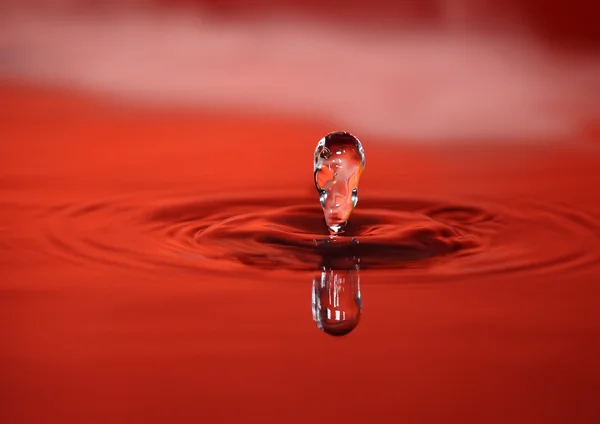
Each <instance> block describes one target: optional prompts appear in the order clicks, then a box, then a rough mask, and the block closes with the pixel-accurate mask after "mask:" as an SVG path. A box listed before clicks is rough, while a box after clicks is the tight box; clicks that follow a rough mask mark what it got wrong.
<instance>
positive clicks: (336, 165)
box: [314, 132, 365, 234]
mask: <svg viewBox="0 0 600 424" xmlns="http://www.w3.org/2000/svg"><path fill="white" fill-rule="evenodd" d="M364 169H365V153H364V150H363V147H362V144H361V143H360V141H359V140H358V139H357V138H356V137H354V136H353V135H352V134H349V133H347V132H332V133H330V134H328V135H326V136H325V137H323V138H322V139H321V140H320V141H319V143H318V144H317V148H316V149H315V166H314V179H315V186H316V187H317V192H318V193H319V200H320V202H321V207H322V208H323V213H324V215H325V223H326V224H327V228H328V229H329V232H330V233H331V234H342V233H344V231H345V229H346V224H347V223H348V219H349V218H350V214H351V213H352V211H353V210H354V208H355V207H356V204H357V202H358V182H359V180H360V176H361V174H362V172H363V171H364Z"/></svg>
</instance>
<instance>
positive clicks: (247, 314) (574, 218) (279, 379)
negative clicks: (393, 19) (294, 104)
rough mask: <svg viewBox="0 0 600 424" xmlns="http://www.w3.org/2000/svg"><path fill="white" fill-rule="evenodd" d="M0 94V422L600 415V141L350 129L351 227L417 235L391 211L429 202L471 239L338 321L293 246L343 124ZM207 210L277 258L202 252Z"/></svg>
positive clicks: (388, 272) (221, 232)
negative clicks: (355, 155) (355, 161)
mask: <svg viewBox="0 0 600 424" xmlns="http://www.w3.org/2000/svg"><path fill="white" fill-rule="evenodd" d="M0 111H1V112H0V140H1V142H0V192H1V199H0V202H1V208H0V253H1V254H0V302H1V305H0V331H1V337H2V343H1V344H0V366H1V375H2V377H1V378H0V390H1V395H0V418H1V422H3V423H34V422H40V423H67V422H68V423H80V422H85V423H108V422H111V423H138V422H139V423H165V422H174V423H183V422H207V423H213V422H214V423H216V422H242V421H243V422H290V423H295V422H297V423H306V422H313V423H320V422H346V423H354V422H356V423H359V422H366V423H384V422H390V423H398V422H404V423H440V422H457V423H465V422H473V423H482V422H486V423H492V422H497V423H506V422H519V423H534V422H539V423H575V422H576V423H595V422H598V421H599V420H600V406H599V404H598V393H599V392H600V366H599V363H598V357H599V354H600V313H599V310H600V285H599V284H600V263H599V262H598V261H597V255H598V254H599V252H600V248H599V246H600V241H599V235H600V231H598V226H597V221H598V219H599V218H600V196H598V187H600V154H599V151H598V147H597V146H598V145H597V143H590V142H589V140H587V141H586V142H581V143H580V142H579V140H565V143H564V144H561V145H553V146H544V145H543V144H542V143H540V144H539V145H534V144H527V145H520V146H518V145H517V144H511V145H510V146H511V147H507V146H506V145H503V144H501V143H497V144H496V143H494V144H483V143H482V144H480V145H464V146H457V145H453V146H446V147H443V145H437V146H435V147H434V146H430V147H414V145H411V146H413V147H402V146H408V145H402V144H397V143H396V144H394V143H393V140H376V139H371V138H369V135H368V134H357V135H358V136H359V137H360V138H361V141H362V142H363V145H364V147H365V152H366V155H367V157H368V166H367V168H366V170H365V173H364V175H363V177H362V180H361V189H360V192H361V198H360V201H359V204H358V206H357V209H356V211H355V214H356V217H357V218H356V219H357V223H356V228H355V231H356V232H357V236H358V237H359V239H360V237H363V238H364V240H365V242H366V243H367V244H368V243H369V240H373V239H372V238H369V237H371V236H372V233H370V232H369V231H375V230H377V229H378V228H379V230H381V228H382V227H381V225H383V226H385V225H389V226H390V229H391V230H393V229H394V228H395V229H396V230H397V231H396V232H395V233H394V234H395V236H397V237H398V238H400V239H402V240H405V241H406V240H408V241H409V242H410V241H411V240H413V241H414V240H422V238H420V237H422V236H423V234H425V233H420V232H419V231H412V232H410V231H408V232H407V231H400V230H399V229H398V228H399V227H398V225H404V226H405V227H402V228H414V226H413V227H410V225H412V224H410V223H413V222H417V221H418V225H420V226H421V227H424V228H426V229H427V231H428V232H427V233H426V234H428V235H429V236H431V237H433V238H435V240H438V241H440V240H441V242H440V243H442V245H443V246H447V245H449V244H448V243H449V242H448V243H445V242H444V240H446V241H447V240H450V241H452V235H451V234H450V233H447V230H445V229H444V228H445V227H444V226H445V225H450V226H451V227H452V228H457V230H456V231H458V232H459V233H460V234H463V235H466V236H469V237H470V239H472V240H474V243H472V244H469V246H470V247H469V249H466V250H461V249H458V250H456V252H455V255H454V256H453V255H452V254H451V255H450V256H448V255H447V254H446V253H448V252H446V251H445V250H444V251H443V252H444V255H440V256H436V255H431V256H432V257H431V258H429V260H426V261H424V262H422V261H419V260H417V261H416V262H415V261H413V262H411V264H412V266H410V267H408V268H403V267H400V268H395V267H394V266H392V263H393V261H392V260H389V261H388V263H389V264H390V266H388V267H383V269H380V268H378V266H375V265H380V264H379V263H374V266H373V269H368V268H367V269H364V270H361V284H362V297H363V302H364V307H363V314H362V318H361V322H360V325H359V326H358V327H357V328H356V330H355V331H354V332H352V333H350V334H349V335H347V336H344V337H330V336H328V335H326V334H324V333H322V332H320V331H319V330H318V329H317V328H316V326H315V325H314V323H313V322H312V317H311V309H310V308H311V305H310V302H311V299H310V296H311V290H312V274H313V273H312V272H310V271H307V270H302V271H298V270H295V268H294V267H293V266H291V265H290V264H294V263H302V264H306V263H309V262H301V261H300V260H299V259H298V258H300V256H297V257H296V256H291V255H292V253H290V252H292V251H294V252H295V250H287V249H288V248H289V247H290V245H292V248H301V247H302V246H295V247H294V245H293V243H295V242H296V241H298V240H304V239H306V237H307V236H306V234H313V233H317V232H318V231H319V227H318V225H321V224H322V222H321V224H315V222H319V221H318V220H320V219H321V218H320V217H319V215H318V213H319V211H320V206H319V204H318V199H317V195H316V193H315V192H314V185H313V181H312V167H311V165H312V164H311V162H312V154H313V150H314V147H315V144H316V142H317V141H318V140H319V139H320V138H321V137H322V136H323V135H325V134H326V133H328V132H330V131H332V130H336V129H338V128H332V127H331V125H329V124H328V123H318V122H317V123H315V122H307V121H303V120H300V119H298V120H294V119H292V118H289V119H273V118H268V117H264V116H257V115H255V114H252V113H246V112H244V111H240V112H239V113H229V114H226V113H212V112H202V111H189V110H188V111H173V110H171V111H156V110H147V109H143V110H142V109H136V108H132V107H129V106H123V105H119V104H114V103H113V104H110V103H106V102H102V101H99V100H95V99H94V98H93V97H90V96H84V95H81V94H76V93H71V92H67V91H61V90H57V89H47V88H39V87H26V86H21V85H15V84H8V83H5V84H3V85H1V86H0ZM343 130H348V131H352V129H351V128H344V129H343ZM582 137H583V136H582ZM585 137H586V138H589V135H586V136H585ZM409 145H410V144H409ZM255 193H256V194H255ZM252 199H259V201H258V200H255V201H253V200H252ZM421 199H427V200H421ZM311 202H314V203H311ZM295 204H298V205H299V208H300V209H294V213H289V211H290V209H289V208H293V207H294V205H295ZM207 205H212V206H210V207H209V206H207ZM215 205H216V206H218V207H219V208H220V209H221V210H219V211H217V212H218V213H217V212H215V211H214V210H213V209H214V208H215V207H216V206H215ZM286 207H287V208H288V209H285V211H287V212H285V213H281V214H279V215H277V216H276V217H272V216H270V215H269V214H268V211H269V210H278V209H277V208H286ZM313 207H314V209H311V208H313ZM210 208H213V209H210ZM361 208H362V209H361ZM207 210H210V211H211V214H210V215H209V214H207V213H205V211H207ZM361 211H362V212H361ZM368 211H371V212H369V213H367V212H368ZM242 213H246V214H250V215H251V218H252V219H248V220H244V219H242V220H239V221H240V223H239V224H238V225H239V226H241V227H240V229H241V230H243V232H244V234H245V235H244V237H242V238H241V239H240V240H235V243H234V241H233V240H234V239H235V234H236V231H235V230H236V229H237V227H231V226H229V227H228V226H227V225H225V223H226V222H229V221H227V220H228V219H233V218H235V217H238V216H239V215H240V214H242ZM252 213H254V215H252ZM361 214H362V215H361ZM371 214H375V215H374V216H376V217H379V218H377V219H379V220H377V219H375V218H373V220H372V221H369V219H371V218H369V216H371ZM301 216H304V217H308V218H310V219H308V218H306V219H305V220H302V219H301ZM207 217H208V218H207ZM313 218H314V219H313ZM417 218H418V219H417ZM209 219H212V220H213V221H211V222H212V224H214V225H213V226H212V227H211V228H216V230H215V231H216V232H213V233H212V234H213V235H214V234H217V235H218V237H215V238H212V239H210V240H211V243H215V244H217V243H218V242H219V241H223V240H225V241H226V242H227V244H224V245H223V244H222V245H220V249H226V248H227V249H230V250H228V251H229V252H231V251H232V250H233V247H232V246H235V248H236V249H238V250H237V251H240V252H242V253H240V254H239V255H251V254H252V252H251V251H250V252H249V251H248V249H247V246H248V245H251V246H255V248H254V250H256V249H258V250H260V249H263V250H261V252H262V253H264V255H263V258H267V259H269V260H270V262H268V265H269V266H268V267H267V266H265V267H263V266H261V263H259V262H252V263H240V262H239V261H236V257H237V258H239V257H241V256H235V255H233V256H232V257H227V254H226V253H223V254H222V255H220V253H219V252H221V251H222V250H218V249H216V248H215V250H213V251H212V252H213V253H214V255H215V257H214V258H212V260H208V261H207V260H206V259H202V260H201V258H200V257H199V256H198V253H197V252H199V251H202V252H203V254H207V252H208V251H209V250H210V249H209V247H210V246H211V245H210V244H202V240H205V239H206V238H207V237H208V236H207V235H206V233H203V232H202V231H203V229H204V228H206V226H207V224H206V222H207V220H209ZM277 220H279V221H277ZM315 220H317V221H315ZM276 221H277V223H278V224H277V225H278V226H276V228H275V229H273V227H272V226H271V227H268V226H269V225H271V224H272V223H273V222H276ZM351 221H352V219H351ZM399 223H400V224H399ZM483 223H485V225H484V224H483ZM212 224H211V225H212ZM215 225H216V226H215ZM407 225H408V226H409V227H406V226H407ZM415 225H417V224H415ZM265 226H267V227H268V228H271V230H272V231H276V232H277V231H279V233H277V234H275V235H273V234H271V237H270V238H267V239H268V240H267V239H265V238H264V237H262V236H261V237H256V238H252V231H249V230H252V229H254V230H256V232H257V234H259V235H263V236H264V234H265V233H264V231H265ZM378 226H379V227H378ZM392 227H393V228H392ZM282 228H283V229H282ZM374 229H375V230H374ZM217 230H218V231H217ZM323 230H324V233H323V234H326V230H325V228H324V227H323ZM438 230H439V233H437V232H436V231H438ZM300 233H301V234H303V235H302V237H300V236H298V235H297V234H300ZM465 233H466V234H465ZM415 234H416V235H415ZM444 234H446V236H447V237H446V236H444ZM376 236H377V237H379V236H381V233H377V234H376ZM203 237H204V238H203ZM411 237H414V239H413V238H411ZM444 237H446V238H444ZM282 239H283V241H282ZM244 240H250V244H245V242H244ZM385 243H389V239H388V241H387V242H385ZM385 243H383V244H384V246H385V245H386V244H385ZM300 244H301V243H300ZM207 246H208V247H207ZM223 246H225V247H223ZM202 249H204V250H202ZM250 250H251V249H250ZM265 252H266V253H265ZM436 252H438V251H436ZM363 253H365V254H368V253H369V250H368V249H367V250H365V251H363ZM219 255H220V256H219ZM203 257H204V256H203ZM378 257H380V256H378ZM274 258H275V259H278V260H279V262H278V261H277V260H275V259H274ZM290 258H293V260H292V259H290ZM287 259H289V260H287ZM413 259H414V258H413ZM263 264H264V263H263ZM300 268H301V269H304V268H303V267H300ZM315 271H316V270H315Z"/></svg>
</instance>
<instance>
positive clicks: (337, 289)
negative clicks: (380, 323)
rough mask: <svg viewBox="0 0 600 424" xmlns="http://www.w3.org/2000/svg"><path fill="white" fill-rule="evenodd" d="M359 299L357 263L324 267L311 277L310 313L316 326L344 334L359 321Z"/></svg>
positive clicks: (334, 333) (327, 331) (330, 331)
mask: <svg viewBox="0 0 600 424" xmlns="http://www.w3.org/2000/svg"><path fill="white" fill-rule="evenodd" d="M361 309H362V301H361V297H360V275H359V271H358V266H356V267H355V268H354V269H350V270H333V269H324V270H323V272H321V276H320V277H316V278H315V279H314V280H313V293H312V313H313V319H314V321H315V323H316V324H317V327H318V328H319V329H320V330H322V331H324V332H325V333H327V334H330V335H332V336H344V335H346V334H348V333H350V332H351V331H352V330H354V329H355V328H356V326H357V325H358V323H359V321H360V314H361Z"/></svg>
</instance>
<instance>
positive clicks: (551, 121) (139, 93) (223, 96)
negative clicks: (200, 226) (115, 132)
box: [0, 0, 600, 141]
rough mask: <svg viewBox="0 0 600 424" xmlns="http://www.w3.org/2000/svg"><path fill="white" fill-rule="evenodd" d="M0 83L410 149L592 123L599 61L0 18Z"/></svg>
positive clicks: (332, 28) (240, 30) (467, 38)
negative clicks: (207, 112)
mask: <svg viewBox="0 0 600 424" xmlns="http://www.w3.org/2000/svg"><path fill="white" fill-rule="evenodd" d="M66 1H68V0H66ZM464 1H465V4H466V3H468V2H469V0H464ZM452 4H453V5H456V4H457V3H456V2H452ZM457 10H458V9H457ZM465 10H466V9H464V10H462V11H461V10H458V11H457V12H456V16H455V19H463V18H464V13H466V12H465ZM461 13H462V14H463V15H461ZM461 16H462V17H461ZM508 34H510V35H508ZM2 76H3V77H11V78H20V79H24V80H30V81H44V82H50V83H57V84H64V85H69V86H74V87H77V88H81V89H86V90H91V91H94V92H100V93H107V94H110V95H113V96H118V97H119V98H121V99H124V100H128V101H136V100H138V101H140V102H143V103H148V102H150V103H152V102H155V103H156V104H158V105H163V106H164V105H190V106H200V107H208V108H215V107H217V108H236V109H239V108H249V109H250V110H252V111H262V112H265V113H276V114H287V113H289V114H302V115H306V116H311V117H316V118H317V119H319V120H326V121H331V122H332V123H334V124H335V125H337V126H338V127H339V128H344V129H348V130H350V131H354V132H357V133H369V134H374V135H381V136H385V137H391V138H395V139H399V140H407V139H408V140H414V141H440V140H465V139H468V140H479V139H494V140H500V139H503V140H511V139H515V140H516V139H518V140H520V141H522V140H524V139H528V138H530V139H536V140H541V141H544V140H547V139H558V138H565V137H570V136H572V135H574V134H576V133H577V132H578V131H580V128H581V126H582V125H584V124H585V123H586V121H587V120H589V119H592V118H597V117H598V116H599V115H600V110H599V106H598V101H597V99H598V98H600V90H599V88H600V62H599V61H598V60H597V59H596V58H582V57H565V56H559V55H558V54H555V53H551V52H548V51H544V50H543V49H542V48H541V47H539V46H538V45H536V44H535V43H533V42H532V41H531V39H530V38H529V37H527V35H525V34H522V33H521V34H519V33H518V32H515V31H511V32H507V33H503V34H502V33H490V32H481V31H480V32H477V33H473V32H464V31H454V30H448V29H438V30H433V29H431V28H429V29H423V30H422V31H421V30H415V29H411V30H406V31H404V30H394V31H390V30H385V29H380V30H373V29H372V28H371V29H369V30H366V29H363V30H360V29H359V28H357V25H356V24H350V25H349V24H348V23H347V22H340V23H335V22H326V21H323V20H321V21H318V20H309V19H301V18H298V17H297V16H296V17H293V16H291V15H287V16H273V15H269V16H268V17H263V18H260V19H258V18H256V17H254V18H245V19H243V20H240V19H235V20H233V19H229V20H215V19H214V18H212V17H211V18H210V19H209V18H207V17H206V16H203V15H202V14H200V13H198V12H197V11H196V12H195V13H193V14H192V13H189V12H185V11H182V10H179V11H178V12H169V13H167V14H165V13H162V12H161V13H158V12H151V11H149V10H146V11H144V12H135V13H132V12H131V11H129V12H126V13H125V12H121V13H113V14H111V13H108V14H107V13H101V14H86V13H80V14H76V15H70V14H64V13H63V14H48V13H35V12H32V11H29V12H27V13H6V14H4V15H3V16H2V17H1V18H0V77H2Z"/></svg>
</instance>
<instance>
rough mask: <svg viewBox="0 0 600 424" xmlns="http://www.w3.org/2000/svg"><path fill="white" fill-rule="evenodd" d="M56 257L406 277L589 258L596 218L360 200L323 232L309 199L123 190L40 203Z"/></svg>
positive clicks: (515, 206)
mask: <svg viewBox="0 0 600 424" xmlns="http://www.w3.org/2000/svg"><path fill="white" fill-rule="evenodd" d="M40 218H42V221H43V226H44V227H43V229H42V231H43V234H44V235H45V240H46V242H49V244H46V246H45V248H44V249H45V250H46V251H48V252H49V253H52V254H56V255H59V256H60V257H61V258H63V259H65V260H69V261H72V262H76V263H83V264H92V263H96V264H104V265H109V266H128V267H134V268H139V269H142V268H147V269H156V268H163V267H177V268H189V269H194V270H199V271H205V272H209V271H217V272H219V273H237V274H244V273H248V272H265V273H267V274H268V271H273V270H280V271H311V272H314V271H315V270H317V269H320V268H321V267H322V266H324V265H327V266H333V267H336V266H340V267H344V266H345V264H347V263H350V262H352V263H354V262H358V263H360V267H361V270H369V269H371V270H375V271H382V270H388V271H390V270H397V271H398V272H405V273H410V274H411V275H417V274H418V275H435V276H436V278H440V277H443V276H444V275H447V276H450V275H454V276H456V275H469V274H490V273H506V272H519V273H525V272H536V273H540V272H548V271H551V272H557V271H560V270H567V269H572V268H573V267H580V266H586V265H590V264H592V263H597V262H598V260H599V259H600V258H599V254H598V252H600V224H599V223H598V222H597V220H595V219H593V218H591V217H589V216H587V215H586V214H584V213H582V212H579V211H577V210H573V209H569V208H566V207H558V206H553V207H547V206H546V207H541V206H537V205H533V204H524V203H515V202H505V203H499V202H497V203H489V202H483V201H475V202H469V201H465V202H458V201H453V202H448V201H440V200H431V199H429V200H427V199H413V198H406V199H387V198H371V199H368V198H365V199H363V200H361V205H360V209H357V210H356V211H355V214H354V215H353V217H352V220H351V221H350V223H349V225H348V228H347V236H345V237H337V238H334V237H330V236H329V235H327V229H326V227H325V224H324V222H323V216H322V212H321V210H320V208H319V205H318V203H317V202H315V201H314V199H313V198H310V197H303V196H291V197H290V196H289V195H288V196H277V195H273V194H267V195H263V196H261V195H252V196H248V197H229V198H215V197H214V196H207V197H179V198H172V197H171V198H163V199H159V200H156V198H155V197H153V198H152V199H149V198H136V197H135V196H132V197H128V198H127V197H124V198H120V199H109V200H106V201H98V202H93V203H89V204H85V205H78V206H71V205H63V206H60V207H55V208H53V209H49V210H45V211H42V212H41V214H40Z"/></svg>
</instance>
